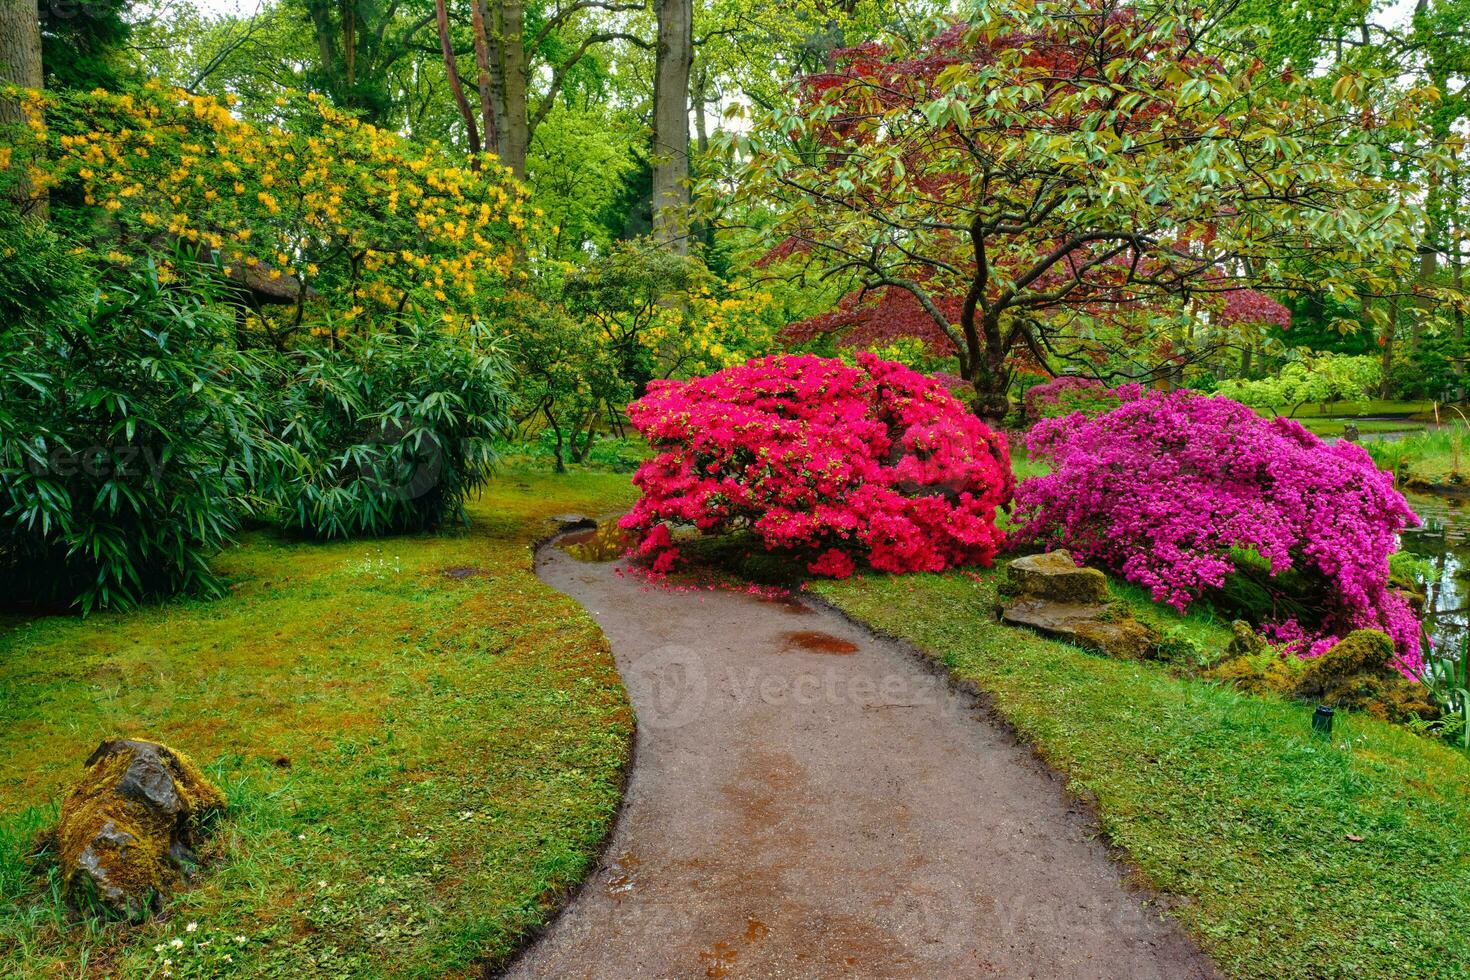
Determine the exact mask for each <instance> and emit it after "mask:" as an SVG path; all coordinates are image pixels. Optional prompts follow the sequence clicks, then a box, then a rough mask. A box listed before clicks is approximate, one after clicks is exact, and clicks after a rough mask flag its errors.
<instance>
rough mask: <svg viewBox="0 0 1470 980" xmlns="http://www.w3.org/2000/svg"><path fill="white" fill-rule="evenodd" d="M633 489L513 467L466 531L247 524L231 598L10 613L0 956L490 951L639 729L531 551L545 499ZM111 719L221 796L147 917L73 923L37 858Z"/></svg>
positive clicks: (534, 899) (532, 897) (539, 885)
mask: <svg viewBox="0 0 1470 980" xmlns="http://www.w3.org/2000/svg"><path fill="white" fill-rule="evenodd" d="M631 492H632V491H631V487H630V486H629V484H628V480H627V478H626V477H621V476H612V475H601V474H591V473H580V474H572V475H567V476H561V477H551V476H547V475H529V474H526V473H514V472H512V473H509V474H507V475H505V476H504V477H502V478H501V479H499V480H498V481H496V482H495V483H494V484H492V485H491V486H490V487H489V489H488V490H487V491H486V493H485V495H484V497H483V498H480V499H479V500H477V501H474V502H472V505H471V514H472V517H473V527H472V528H471V529H470V530H469V531H468V532H460V533H454V534H445V535H442V536H428V535H425V536H415V537H407V538H397V539H391V540H383V541H376V542H362V543H346V544H310V543H301V542H295V541H290V540H287V539H284V538H281V537H279V536H277V535H275V534H273V533H269V532H256V533H252V534H250V535H248V536H247V537H246V539H245V541H244V542H243V544H242V545H240V546H239V547H237V548H234V549H231V550H230V551H229V552H227V553H226V554H224V555H222V556H221V557H220V558H219V560H218V566H219V567H220V568H221V569H222V570H223V571H224V572H225V573H226V574H227V575H228V577H229V578H230V580H231V581H232V583H233V587H232V592H231V594H230V595H229V596H228V597H227V598H224V599H221V600H218V601H214V602H199V601H180V602H173V603H169V604H166V605H162V606H157V607H153V608H148V609H144V610H142V611H139V612H135V613H129V614H122V615H116V614H102V615H94V616H92V617H91V618H89V619H86V620H79V619H76V618H73V617H51V618H42V619H35V620H21V619H17V618H14V617H11V618H9V619H7V620H5V621H4V622H0V731H3V732H4V733H5V753H4V756H3V759H0V976H24V977H39V976H71V975H77V974H97V975H102V974H113V975H124V976H162V975H164V969H165V967H164V963H165V961H169V966H168V968H167V969H168V971H169V972H170V973H171V974H172V975H173V976H179V977H186V976H187V977H193V976H214V975H239V976H281V977H295V976H303V975H307V974H310V975H314V976H354V977H357V976H381V975H392V976H434V977H438V976H445V975H450V976H456V975H458V976H469V975H475V976H478V975H480V972H481V969H482V968H483V967H484V966H485V965H486V964H491V965H493V964H495V963H497V962H499V961H501V960H502V959H503V958H504V957H505V956H506V955H507V954H508V953H510V952H511V951H513V950H514V949H515V947H516V946H517V943H518V942H519V941H520V940H521V939H522V938H523V937H524V936H525V935H526V934H527V933H528V931H529V930H532V929H534V928H535V927H536V926H538V925H539V924H541V923H542V922H543V921H544V920H545V919H546V918H547V916H548V914H549V912H550V911H551V909H552V908H553V907H554V905H555V903H556V901H557V899H558V897H559V895H560V894H561V893H562V892H563V890H564V889H567V888H568V887H570V886H572V885H574V884H575V883H576V882H578V881H579V880H580V879H581V878H582V876H583V875H584V874H585V873H586V871H587V870H588V868H589V867H590V863H591V861H592V860H593V858H594V856H595V853H596V851H597V849H598V846H599V844H600V842H601V840H602V839H603V836H604V834H605V833H606V831H607V830H608V828H609V826H610V823H611V820H612V819H613V816H614V814H615V812H616V809H617V806H618V801H619V794H620V782H621V776H622V772H623V768H624V765H625V763H626V760H627V758H628V750H629V744H630V738H631V734H632V725H633V719H632V715H631V712H630V709H629V706H628V704H627V701H626V696H625V693H624V691H623V689H622V685H621V684H620V682H619V680H618V677H617V673H616V671H615V669H614V667H613V663H612V658H611V656H610V654H609V652H608V648H607V645H606V642H605V640H604V639H603V637H602V634H601V632H600V631H599V630H598V628H597V626H596V625H595V624H594V623H593V621H592V620H591V619H590V618H589V617H588V616H587V615H585V614H584V613H583V611H582V610H581V609H580V607H578V606H577V605H576V603H574V602H572V601H571V600H570V599H567V598H565V597H563V596H561V595H560V594H558V593H556V592H554V591H552V590H551V589H549V588H547V587H545V586H544V585H542V584H541V583H540V581H539V580H538V579H537V578H536V577H535V576H534V574H533V573H532V571H531V559H530V551H529V549H528V545H529V544H530V543H531V542H532V541H533V539H534V538H536V537H537V536H539V535H541V534H543V533H545V528H546V525H545V518H546V517H548V516H549V515H551V514H555V513H559V512H563V511H568V510H584V511H587V512H591V513H600V512H602V511H604V510H606V509H608V508H609V507H615V506H617V505H618V504H620V503H623V502H626V501H628V500H629V499H630V498H631ZM446 570H449V571H450V572H451V574H449V575H446V574H445V572H446ZM112 734H123V735H135V736H141V737H147V738H155V739H159V740H161V741H163V742H166V743H168V744H169V745H172V746H175V747H177V748H178V749H181V750H183V751H184V752H186V753H188V754H190V755H192V756H193V757H194V759H195V760H196V761H198V762H200V763H201V764H202V765H204V766H205V768H206V770H207V772H208V773H209V775H210V776H211V777H212V778H214V779H215V780H216V781H217V782H218V783H219V784H220V785H221V786H222V787H223V788H224V789H225V790H226V792H227V794H228V795H229V797H230V800H231V812H230V815H229V817H228V819H227V820H226V821H225V822H224V824H223V829H222V831H221V832H220V833H218V834H217V835H216V837H215V838H214V841H213V843H212V844H211V847H210V854H209V857H210V858H211V859H212V864H211V866H210V868H209V869H208V871H207V872H206V873H205V874H204V875H203V876H202V878H201V879H200V881H199V882H198V884H197V885H196V886H195V887H193V888H191V889H189V890H187V891H185V892H183V893H181V894H179V895H177V896H176V897H175V898H174V899H173V901H172V902H171V903H170V911H171V916H170V917H169V919H168V920H167V921H164V922H155V923H152V924H149V925H147V926H144V927H142V928H140V929H137V930H128V929H125V928H123V927H121V926H118V925H98V924H96V923H86V922H83V923H74V922H69V921H67V919H66V917H65V915H64V914H63V912H62V910H61V905H60V903H59V902H58V901H56V899H55V898H54V897H53V894H52V889H51V887H50V886H49V885H48V884H47V882H46V880H45V879H44V878H43V879H38V878H37V877H36V876H35V874H33V873H32V871H31V870H30V864H31V862H30V861H29V860H28V859H27V858H26V856H25V854H26V852H27V850H28V849H29V846H30V841H31V840H32V838H33V836H34V834H35V832H36V831H37V830H39V829H40V828H42V827H43V826H47V825H49V824H51V823H52V822H53V821H54V820H55V817H56V812H57V811H56V807H57V805H58V802H59V798H60V796H61V795H62V794H63V793H64V792H65V789H66V787H67V786H68V785H69V784H70V782H71V781H72V780H74V779H75V777H76V776H77V775H78V773H79V772H80V767H81V762H82V760H84V759H85V758H86V757H87V755H88V753H90V752H91V751H92V749H93V748H94V747H95V746H96V745H97V743H98V741H99V740H101V739H102V738H103V737H104V736H108V735H112ZM190 924H195V925H193V926H192V927H191V925H190ZM175 942H177V943H178V944H179V945H178V946H175V945H173V944H174V943H175Z"/></svg>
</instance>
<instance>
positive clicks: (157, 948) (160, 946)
mask: <svg viewBox="0 0 1470 980" xmlns="http://www.w3.org/2000/svg"><path fill="white" fill-rule="evenodd" d="M163 950H164V945H163V943H159V944H158V945H157V946H154V947H153V952H155V953H161V952H163Z"/></svg>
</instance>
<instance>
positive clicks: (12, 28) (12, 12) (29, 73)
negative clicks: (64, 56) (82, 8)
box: [0, 0, 46, 219]
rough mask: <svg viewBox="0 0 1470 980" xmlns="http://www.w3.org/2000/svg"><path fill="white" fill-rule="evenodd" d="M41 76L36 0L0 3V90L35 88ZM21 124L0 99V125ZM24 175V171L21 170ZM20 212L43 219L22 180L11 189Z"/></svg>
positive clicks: (14, 106) (10, 104)
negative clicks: (4, 88) (13, 86)
mask: <svg viewBox="0 0 1470 980" xmlns="http://www.w3.org/2000/svg"><path fill="white" fill-rule="evenodd" d="M44 84H45V79H44V77H43V76H42V74H41V15H40V11H39V9H38V8H37V6H36V0H0V87H3V86H6V85H18V86H20V87H21V88H32V89H39V88H41V87H43V86H44ZM23 125H25V112H24V110H23V109H22V108H21V105H20V103H19V102H18V101H16V100H14V99H4V98H0V126H3V127H6V128H8V127H10V126H23ZM21 172H22V173H24V169H23V168H21ZM15 195H16V198H17V200H18V201H19V203H20V205H21V208H22V210H23V211H24V212H25V213H26V214H28V215H31V216H33V217H37V218H43V219H44V218H45V217H46V198H45V196H44V195H39V196H38V195H36V194H34V193H33V192H32V189H31V187H30V185H29V183H28V182H27V181H26V180H25V178H24V177H22V178H21V182H20V184H18V185H17V187H16V189H15Z"/></svg>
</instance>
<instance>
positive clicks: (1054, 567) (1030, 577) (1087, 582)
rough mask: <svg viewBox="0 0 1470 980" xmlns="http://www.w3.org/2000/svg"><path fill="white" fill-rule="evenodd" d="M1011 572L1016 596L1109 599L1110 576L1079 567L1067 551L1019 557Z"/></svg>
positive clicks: (1073, 600) (1079, 600) (1076, 600)
mask: <svg viewBox="0 0 1470 980" xmlns="http://www.w3.org/2000/svg"><path fill="white" fill-rule="evenodd" d="M1008 575H1009V584H1010V592H1011V594H1012V595H1017V596H1030V597H1031V598H1034V599H1048V600H1051V601H1053V602H1066V603H1088V602H1095V603H1103V602H1107V601H1108V578H1107V576H1106V575H1104V574H1103V573H1102V572H1100V571H1098V570H1097V569H1095V568H1087V567H1086V566H1079V565H1078V564H1077V562H1076V561H1074V560H1073V559H1072V554H1071V552H1069V551H1066V550H1058V551H1048V552H1046V553H1045V554H1042V555H1025V556H1023V557H1021V558H1017V559H1016V560H1014V561H1012V562H1011V563H1010V565H1009V566H1008Z"/></svg>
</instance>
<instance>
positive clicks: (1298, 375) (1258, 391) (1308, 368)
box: [1215, 354, 1383, 415]
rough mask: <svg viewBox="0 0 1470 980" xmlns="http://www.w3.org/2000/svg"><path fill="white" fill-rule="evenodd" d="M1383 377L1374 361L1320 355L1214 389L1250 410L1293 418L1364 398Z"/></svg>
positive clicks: (1362, 358)
mask: <svg viewBox="0 0 1470 980" xmlns="http://www.w3.org/2000/svg"><path fill="white" fill-rule="evenodd" d="M1382 377H1383V371H1382V366H1381V365H1380V363H1379V361H1378V358H1376V357H1369V356H1366V355H1364V356H1358V357H1354V356H1350V355H1347V354H1320V355H1317V356H1314V357H1309V358H1307V359H1306V360H1301V361H1290V362H1288V363H1287V364H1286V365H1285V366H1283V367H1282V368H1281V370H1280V371H1278V372H1277V373H1275V374H1273V375H1270V376H1269V377H1265V378H1259V379H1256V380H1253V381H1248V380H1244V379H1239V378H1230V379H1226V380H1222V381H1220V382H1219V384H1217V385H1216V386H1215V392H1216V394H1220V395H1224V396H1225V397H1226V398H1232V399H1234V400H1235V401H1238V402H1240V403H1242V404H1244V405H1249V406H1250V407H1251V408H1256V409H1268V410H1270V411H1272V412H1278V413H1279V412H1282V411H1285V412H1286V413H1287V414H1288V415H1294V414H1295V413H1296V410H1297V409H1299V408H1301V407H1302V406H1303V405H1310V404H1314V403H1315V404H1319V405H1327V404H1329V403H1331V402H1338V401H1356V400H1360V399H1364V398H1367V397H1368V396H1369V394H1370V393H1371V392H1373V391H1374V390H1376V389H1377V388H1378V385H1379V382H1380V381H1381V380H1382Z"/></svg>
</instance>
